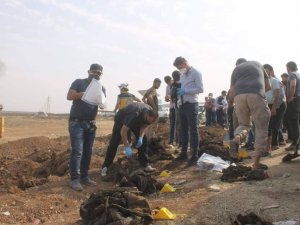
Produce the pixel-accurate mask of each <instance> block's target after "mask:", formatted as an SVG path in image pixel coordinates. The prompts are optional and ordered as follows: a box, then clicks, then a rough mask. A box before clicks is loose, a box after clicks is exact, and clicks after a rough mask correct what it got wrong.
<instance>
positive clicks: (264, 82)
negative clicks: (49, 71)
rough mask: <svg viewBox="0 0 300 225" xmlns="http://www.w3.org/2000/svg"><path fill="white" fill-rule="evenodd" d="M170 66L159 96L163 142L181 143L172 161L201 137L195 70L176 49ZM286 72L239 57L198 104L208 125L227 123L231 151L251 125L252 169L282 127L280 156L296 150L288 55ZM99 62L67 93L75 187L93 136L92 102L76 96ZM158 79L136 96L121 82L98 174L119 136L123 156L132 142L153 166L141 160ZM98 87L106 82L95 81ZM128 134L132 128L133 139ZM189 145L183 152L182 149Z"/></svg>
mask: <svg viewBox="0 0 300 225" xmlns="http://www.w3.org/2000/svg"><path fill="white" fill-rule="evenodd" d="M173 65H174V66H175V67H176V69H177V70H175V71H174V72H173V73H172V77H171V76H166V77H165V78H164V80H165V82H166V84H167V88H166V96H165V100H166V101H167V102H170V117H169V118H170V134H169V144H174V143H175V142H176V144H178V147H180V148H181V152H180V154H179V156H178V157H177V158H176V159H175V160H177V161H187V160H188V161H189V163H191V164H195V163H196V162H197V160H198V158H199V155H198V154H199V144H200V137H199V133H198V114H199V99H198V96H199V94H200V93H203V82H202V75H201V73H200V72H199V71H198V70H196V69H195V68H194V67H192V66H191V65H190V64H189V63H188V61H187V60H186V59H185V58H183V57H177V58H176V59H175V61H174V63H173ZM286 67H287V72H288V73H287V74H283V75H282V82H281V81H280V80H279V79H278V78H276V77H275V74H274V71H273V68H272V66H271V65H269V64H265V65H261V64H260V63H259V62H256V61H247V60H246V59H244V58H240V59H238V60H237V62H236V67H235V69H234V70H233V72H232V75H231V85H230V90H229V92H228V93H227V92H226V91H222V92H221V95H220V96H219V97H218V98H216V99H214V98H213V95H212V94H209V96H208V97H207V98H206V102H205V110H206V116H207V124H206V125H208V126H210V125H214V124H215V123H218V124H220V125H221V126H223V127H224V126H227V121H228V127H229V134H230V138H231V141H230V155H231V157H232V158H233V159H235V158H236V157H237V153H238V149H239V145H240V144H241V143H242V142H243V141H245V140H246V138H247V136H248V133H249V131H250V130H251V128H252V131H253V133H255V135H253V136H255V138H254V139H255V141H254V148H255V151H254V154H253V155H252V157H253V159H254V163H253V168H254V169H267V166H266V165H264V164H262V163H260V157H262V156H264V155H265V154H266V152H267V153H268V152H270V151H271V150H275V149H277V148H278V146H279V144H284V140H283V136H282V127H283V125H284V127H286V129H287V132H288V137H289V139H290V140H291V145H290V146H289V147H287V148H286V150H288V151H291V152H290V153H288V154H287V155H286V156H285V157H284V159H283V160H284V161H289V160H291V159H293V158H295V157H298V152H297V150H298V148H299V112H300V74H299V73H298V72H297V70H298V69H297V65H296V63H294V62H288V63H287V64H286ZM102 73H103V67H102V66H101V65H99V64H92V65H91V66H90V69H89V71H88V74H89V76H88V78H85V79H77V80H75V81H74V82H73V83H72V85H71V87H70V89H69V92H68V94H67V99H68V100H71V101H73V104H72V107H71V111H70V118H69V133H70V140H71V146H72V151H71V158H70V177H71V182H70V186H71V187H72V188H73V189H74V190H77V191H81V190H83V187H82V184H84V185H96V182H95V181H93V180H92V179H90V177H89V175H88V170H89V165H90V161H91V156H92V147H93V143H94V139H95V136H96V129H97V127H96V123H95V119H96V115H97V113H98V106H97V105H91V104H89V103H87V102H85V101H83V100H82V96H83V95H84V92H85V91H86V89H87V87H88V86H89V84H90V82H91V81H92V80H93V79H96V80H100V77H101V76H102ZM160 85H161V80H160V79H159V78H156V79H155V80H154V81H153V85H152V87H151V88H149V89H148V90H147V92H146V93H145V94H144V96H143V99H142V100H140V99H138V98H136V97H135V96H134V95H132V94H130V93H129V89H128V84H121V85H120V86H119V88H120V92H121V93H120V95H119V96H118V100H117V104H116V106H115V110H114V111H115V112H116V115H115V118H114V126H113V130H112V137H111V139H110V142H109V145H108V148H107V151H106V156H105V160H104V163H103V165H102V169H101V175H102V176H106V175H107V173H108V171H109V168H110V166H111V165H112V163H113V160H114V158H115V155H116V153H117V149H118V146H119V144H120V143H121V142H122V143H123V145H124V147H125V153H126V155H127V157H131V155H132V148H133V147H135V148H137V149H138V161H139V162H140V164H141V166H142V167H143V168H144V170H145V171H147V172H151V171H154V170H155V168H153V167H152V166H151V165H150V164H149V160H148V153H147V151H148V148H147V143H148V140H149V139H151V138H153V137H154V136H155V132H156V131H157V123H158V98H157V96H158V95H157V92H156V91H157V89H158V88H159V87H160ZM102 92H103V93H104V95H105V88H104V87H102ZM131 134H134V136H135V144H134V145H133V144H132V140H131ZM188 147H190V157H188Z"/></svg>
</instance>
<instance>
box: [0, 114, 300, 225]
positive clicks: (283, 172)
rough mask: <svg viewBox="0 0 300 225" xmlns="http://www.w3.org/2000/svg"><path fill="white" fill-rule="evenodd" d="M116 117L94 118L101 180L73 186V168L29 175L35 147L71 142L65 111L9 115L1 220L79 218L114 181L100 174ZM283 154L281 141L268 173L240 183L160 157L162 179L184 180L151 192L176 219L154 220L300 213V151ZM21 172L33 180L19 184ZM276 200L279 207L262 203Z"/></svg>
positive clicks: (220, 220) (48, 150)
mask: <svg viewBox="0 0 300 225" xmlns="http://www.w3.org/2000/svg"><path fill="white" fill-rule="evenodd" d="M112 125H113V121H112V120H99V121H98V122H97V126H98V135H97V136H101V137H98V138H97V140H96V141H95V149H94V154H93V160H92V164H91V173H90V175H91V177H92V178H93V179H95V180H96V181H97V183H98V186H97V187H85V189H84V191H83V192H80V193H79V192H75V191H73V190H72V189H70V188H69V186H68V182H69V176H68V175H64V176H58V175H51V176H50V177H49V180H48V182H44V183H43V180H42V179H41V180H33V181H31V180H28V179H27V177H26V174H27V175H28V173H29V172H30V171H34V170H35V169H36V168H38V167H39V166H40V164H39V163H38V162H37V160H35V161H32V160H33V158H34V156H35V154H37V153H43V154H42V156H43V157H49V155H50V154H53V152H57V153H58V152H64V151H66V152H67V151H68V149H70V145H69V139H68V131H67V118H62V117H59V118H33V117H29V116H8V117H6V127H5V133H4V137H3V138H1V139H0V224H3V225H4V224H33V221H34V220H35V219H38V220H40V221H41V223H42V224H49V225H50V224H62V225H64V224H65V225H67V224H70V225H71V224H73V225H75V224H80V222H79V220H80V216H79V206H80V204H81V203H82V202H83V201H84V200H85V199H87V198H88V197H89V196H90V194H91V193H92V192H95V191H97V190H99V189H110V188H112V187H114V184H113V183H110V182H103V181H102V180H101V178H100V174H99V168H100V166H101V164H102V162H103V156H104V152H105V150H106V147H107V143H108V140H109V139H108V137H107V136H105V135H108V134H110V132H111V128H112ZM284 154H285V152H284V150H283V149H280V150H277V151H275V152H273V154H272V156H271V157H268V158H264V159H263V162H264V163H266V164H268V165H269V167H270V169H269V171H268V174H269V176H270V178H269V179H266V180H264V181H251V182H238V183H225V182H221V181H220V176H221V174H218V173H214V172H200V171H199V170H197V168H196V167H189V166H187V165H186V164H185V163H183V164H173V163H172V162H171V161H168V160H166V161H159V162H158V163H156V164H155V165H154V166H155V167H156V168H157V169H158V170H159V171H161V170H163V169H165V168H168V169H170V170H171V176H170V177H168V178H158V179H159V180H161V181H165V182H169V183H172V182H174V181H178V180H182V179H184V180H187V182H186V183H185V184H183V185H182V186H181V188H180V189H178V190H177V191H176V192H175V193H169V194H155V195H151V196H149V197H147V199H148V200H149V202H150V205H151V207H152V208H156V207H163V206H164V207H167V208H168V209H169V210H170V211H171V212H173V213H175V214H176V215H177V218H176V219H175V220H174V221H155V222H154V224H187V225H190V224H199V225H202V224H203V225H220V224H224V225H227V224H230V218H233V217H235V216H236V215H237V214H239V213H242V214H244V213H248V212H250V211H253V212H255V213H257V214H258V215H260V216H262V217H263V218H266V219H268V220H270V221H272V222H275V221H281V220H288V219H298V220H300V203H299V199H300V158H299V159H296V160H294V161H293V162H291V163H286V164H283V163H281V158H282V157H283V156H284ZM39 156H41V155H39ZM119 156H121V157H122V154H119ZM248 163H250V161H249V162H248ZM20 179H21V180H22V181H24V180H25V181H26V182H27V183H26V182H25V181H24V182H25V183H26V184H28V183H29V184H32V186H33V187H31V188H27V189H24V190H22V189H20V188H18V184H19V183H18V182H20ZM30 182H31V183H30ZM211 185H217V186H218V187H219V188H220V191H219V192H211V191H210V190H209V186H211ZM271 205H278V206H279V207H278V208H273V209H268V210H263V208H264V207H267V206H271ZM3 213H4V214H9V215H4V214H3Z"/></svg>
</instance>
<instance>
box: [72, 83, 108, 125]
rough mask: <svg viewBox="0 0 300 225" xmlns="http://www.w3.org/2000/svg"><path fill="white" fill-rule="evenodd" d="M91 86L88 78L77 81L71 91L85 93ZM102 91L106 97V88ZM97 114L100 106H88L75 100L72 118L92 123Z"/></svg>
mask: <svg viewBox="0 0 300 225" xmlns="http://www.w3.org/2000/svg"><path fill="white" fill-rule="evenodd" d="M89 84H90V81H89V80H88V78H86V79H77V80H75V81H74V82H73V83H72V85H71V87H70V89H72V90H75V91H76V92H85V90H86V89H87V87H88V86H89ZM102 91H103V93H104V95H105V89H104V88H102ZM97 113H98V106H96V105H91V104H88V103H86V102H84V101H82V100H81V99H80V100H74V101H73V104H72V107H71V111H70V118H76V119H80V120H88V121H91V120H95V118H96V116H97Z"/></svg>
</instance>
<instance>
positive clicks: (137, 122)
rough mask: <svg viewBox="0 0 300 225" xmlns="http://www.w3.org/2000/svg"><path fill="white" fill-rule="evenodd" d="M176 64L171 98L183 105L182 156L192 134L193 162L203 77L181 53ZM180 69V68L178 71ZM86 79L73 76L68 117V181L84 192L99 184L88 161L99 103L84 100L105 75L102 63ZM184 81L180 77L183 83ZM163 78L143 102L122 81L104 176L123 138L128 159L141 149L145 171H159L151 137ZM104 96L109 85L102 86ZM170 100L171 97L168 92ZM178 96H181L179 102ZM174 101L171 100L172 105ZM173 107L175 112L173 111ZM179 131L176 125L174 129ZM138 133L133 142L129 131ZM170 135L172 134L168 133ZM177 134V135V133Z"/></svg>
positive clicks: (184, 155)
mask: <svg viewBox="0 0 300 225" xmlns="http://www.w3.org/2000/svg"><path fill="white" fill-rule="evenodd" d="M173 65H174V66H175V67H176V68H177V69H178V71H177V76H176V75H175V81H171V82H170V85H171V83H172V84H173V83H174V84H175V83H178V84H179V83H180V87H179V86H178V88H177V89H176V101H175V99H173V98H172V99H171V97H170V99H169V101H170V102H172V103H173V105H174V107H175V106H176V107H178V106H179V105H180V112H177V113H178V115H180V120H181V121H182V122H181V130H182V132H181V134H180V137H179V139H180V140H181V145H182V151H181V154H180V156H179V157H178V160H187V159H188V155H187V150H188V143H189V137H190V146H191V148H192V156H191V158H190V161H191V162H196V160H197V159H198V146H199V134H198V127H197V116H198V109H199V107H198V95H199V93H202V92H203V84H202V76H201V74H200V73H199V72H198V71H197V70H196V69H194V68H193V67H191V66H190V65H189V64H188V62H187V60H186V59H184V58H183V57H177V58H176V59H175V61H174V64H173ZM179 71H180V72H179ZM88 74H89V75H88V78H85V79H77V80H75V81H74V82H73V83H72V85H71V87H70V89H69V92H68V94H67V99H68V100H71V101H73V104H72V107H71V111H70V117H69V133H70V140H71V147H72V150H71V157H70V178H71V181H70V186H71V188H72V189H74V190H76V191H82V190H83V186H82V185H90V186H95V185H96V182H95V181H94V180H92V179H91V178H90V177H89V175H88V171H89V165H90V161H91V156H92V148H93V143H94V139H95V136H96V129H97V127H96V123H95V119H96V115H97V112H98V106H97V105H91V104H89V103H87V102H85V101H83V100H82V97H83V95H84V92H85V91H86V90H87V88H88V86H89V84H90V82H91V81H92V80H93V79H96V80H100V78H101V76H102V74H103V67H102V66H101V65H99V64H92V65H91V66H90V69H89V71H88ZM179 80H180V82H179ZM160 84H161V80H160V79H159V78H156V79H155V80H154V81H153V85H152V87H151V88H149V89H148V90H147V92H146V93H145V94H144V96H143V99H142V102H141V100H140V99H138V98H136V97H135V96H134V95H132V94H130V93H129V89H128V84H121V85H120V86H119V88H120V92H121V93H120V95H119V96H118V100H117V103H116V106H115V110H114V111H115V112H116V115H115V117H114V126H113V130H112V137H111V139H110V142H109V145H108V148H107V151H106V156H105V160H104V163H103V165H102V169H101V175H102V176H103V177H105V176H107V173H108V171H109V168H110V166H111V165H112V163H113V160H114V158H115V156H116V153H117V149H118V146H119V144H120V143H121V142H122V143H123V145H124V147H125V154H126V156H127V157H128V158H129V157H131V155H132V148H133V147H135V148H137V149H138V161H139V162H140V164H141V166H142V167H143V168H144V170H145V171H146V172H152V171H154V170H155V168H153V167H152V166H151V165H150V164H149V160H148V152H147V151H148V148H147V142H148V140H149V138H150V139H151V138H152V137H154V136H155V132H156V130H157V123H158V98H157V96H158V95H157V92H156V90H157V89H158V88H159V87H160ZM102 92H103V93H104V95H105V88H104V87H102ZM166 99H168V97H166ZM177 100H178V101H177ZM171 105H172V104H171ZM174 112H175V111H174ZM174 130H175V129H174ZM132 133H133V134H134V136H135V144H134V145H133V144H132V141H131V134H132ZM170 137H172V135H170ZM173 137H174V135H173Z"/></svg>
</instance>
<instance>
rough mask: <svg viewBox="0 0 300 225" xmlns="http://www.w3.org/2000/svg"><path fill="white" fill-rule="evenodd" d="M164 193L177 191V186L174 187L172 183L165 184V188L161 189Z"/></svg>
mask: <svg viewBox="0 0 300 225" xmlns="http://www.w3.org/2000/svg"><path fill="white" fill-rule="evenodd" d="M160 191H161V192H163V193H170V192H175V191H176V188H174V187H172V186H171V185H170V184H168V183H167V184H165V185H164V186H163V188H162V189H161V190H160Z"/></svg>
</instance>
